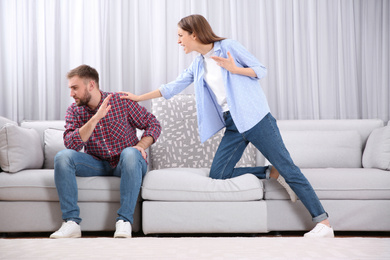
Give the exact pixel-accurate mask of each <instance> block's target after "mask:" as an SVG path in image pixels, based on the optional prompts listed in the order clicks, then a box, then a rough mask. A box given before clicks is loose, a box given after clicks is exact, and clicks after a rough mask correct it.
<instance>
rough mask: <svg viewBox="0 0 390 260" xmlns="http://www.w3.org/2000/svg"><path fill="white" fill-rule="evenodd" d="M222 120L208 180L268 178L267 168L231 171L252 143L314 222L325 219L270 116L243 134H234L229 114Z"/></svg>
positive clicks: (309, 186)
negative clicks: (252, 175) (217, 145)
mask: <svg viewBox="0 0 390 260" xmlns="http://www.w3.org/2000/svg"><path fill="white" fill-rule="evenodd" d="M224 119H225V123H226V130H225V134H224V136H223V138H222V140H221V143H220V145H219V147H218V150H217V152H216V154H215V157H214V160H213V163H212V166H211V169H210V177H211V178H213V179H228V178H233V177H237V176H240V175H243V174H246V173H251V174H254V175H255V176H257V177H258V178H259V179H268V178H269V172H270V170H269V169H270V168H269V167H268V166H265V167H237V168H235V165H236V164H237V162H238V161H239V160H240V158H241V156H242V154H243V153H244V150H245V148H246V146H247V145H248V144H249V143H252V144H253V145H254V146H255V147H256V148H257V149H258V150H259V151H260V152H261V153H262V154H263V155H264V156H265V158H267V159H268V161H269V162H270V163H271V164H272V165H273V166H274V167H275V168H276V169H277V170H278V171H279V174H280V175H282V176H283V177H284V178H285V180H286V182H287V183H288V185H290V187H291V189H292V190H293V191H294V192H295V193H296V194H297V196H298V197H299V199H300V200H301V201H302V203H303V204H304V205H305V207H306V208H307V209H308V211H309V212H310V214H311V216H312V218H313V221H314V222H321V221H322V220H325V219H327V218H328V214H327V213H326V212H325V210H324V208H323V207H322V205H321V202H320V201H319V199H318V197H317V195H316V193H315V191H314V190H313V187H312V186H311V185H310V183H309V181H308V180H307V179H306V177H305V176H304V175H303V174H302V172H301V170H300V169H299V168H298V167H297V166H296V165H295V164H294V162H293V160H292V159H291V156H290V154H289V152H288V151H287V149H286V147H285V145H284V143H283V140H282V137H281V135H280V132H279V128H278V126H277V124H276V120H275V118H274V117H273V116H272V115H271V113H268V114H267V115H266V116H265V117H264V118H263V119H262V120H261V121H260V122H259V123H258V124H257V125H255V126H254V127H253V128H251V129H250V130H248V131H246V132H244V133H239V132H238V130H237V128H236V126H235V124H234V122H233V119H232V117H231V115H230V113H229V112H225V113H224Z"/></svg>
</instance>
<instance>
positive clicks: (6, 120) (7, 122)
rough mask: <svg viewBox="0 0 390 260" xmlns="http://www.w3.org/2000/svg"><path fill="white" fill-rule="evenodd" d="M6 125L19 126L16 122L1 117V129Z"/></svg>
mask: <svg viewBox="0 0 390 260" xmlns="http://www.w3.org/2000/svg"><path fill="white" fill-rule="evenodd" d="M5 124H12V125H18V123H16V122H15V121H12V120H10V119H8V118H5V117H2V116H0V128H2V127H3V126H5Z"/></svg>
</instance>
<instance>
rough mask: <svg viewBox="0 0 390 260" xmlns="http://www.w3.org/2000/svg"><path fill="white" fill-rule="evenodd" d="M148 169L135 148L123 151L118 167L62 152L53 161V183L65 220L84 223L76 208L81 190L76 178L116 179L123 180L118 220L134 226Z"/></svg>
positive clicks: (75, 152)
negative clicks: (138, 200)
mask: <svg viewBox="0 0 390 260" xmlns="http://www.w3.org/2000/svg"><path fill="white" fill-rule="evenodd" d="M146 169H147V165H146V161H145V160H144V158H143V157H142V155H141V153H140V152H139V151H138V150H137V149H135V148H132V147H128V148H126V149H124V150H123V151H122V153H121V155H120V160H119V163H118V165H117V167H116V168H114V169H113V168H112V167H111V166H110V164H109V163H108V162H107V161H100V160H97V159H95V158H94V157H93V156H91V155H89V154H86V153H81V152H77V151H74V150H70V149H67V150H62V151H60V152H59V153H57V155H56V157H55V160H54V180H55V184H56V187H57V192H58V196H59V199H60V206H61V211H62V219H63V220H65V221H69V220H72V221H75V222H76V223H80V222H81V218H80V208H79V207H78V205H77V201H78V188H77V182H76V176H79V177H92V176H116V177H120V178H121V181H120V203H121V207H120V208H119V210H118V212H117V213H118V218H117V220H120V219H122V220H124V221H129V222H130V223H133V220H134V219H133V215H134V209H135V206H136V203H137V199H138V194H139V191H140V188H141V183H142V178H143V177H144V176H145V173H146Z"/></svg>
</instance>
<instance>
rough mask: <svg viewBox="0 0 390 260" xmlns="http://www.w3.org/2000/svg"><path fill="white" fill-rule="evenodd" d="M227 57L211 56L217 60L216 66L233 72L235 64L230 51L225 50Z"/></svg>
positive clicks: (235, 67)
mask: <svg viewBox="0 0 390 260" xmlns="http://www.w3.org/2000/svg"><path fill="white" fill-rule="evenodd" d="M227 55H228V58H227V59H225V58H222V57H218V56H212V57H211V58H212V59H213V60H215V61H216V62H217V65H218V66H221V67H222V68H224V69H226V70H228V71H230V72H231V73H235V71H236V69H237V66H236V62H235V61H234V59H233V57H232V55H231V54H230V52H227Z"/></svg>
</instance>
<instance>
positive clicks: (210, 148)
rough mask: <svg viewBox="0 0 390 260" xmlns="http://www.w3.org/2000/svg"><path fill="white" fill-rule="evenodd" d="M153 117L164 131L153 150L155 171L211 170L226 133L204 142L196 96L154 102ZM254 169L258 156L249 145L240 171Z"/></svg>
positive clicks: (152, 165) (182, 96) (240, 165)
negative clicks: (199, 126) (176, 169)
mask: <svg viewBox="0 0 390 260" xmlns="http://www.w3.org/2000/svg"><path fill="white" fill-rule="evenodd" d="M152 113H153V114H154V115H155V116H156V118H157V119H158V120H159V121H160V124H161V127H162V130H161V135H160V137H159V139H158V140H157V142H156V143H155V144H153V145H152V146H151V147H150V154H151V156H150V158H151V169H153V170H156V169H163V168H172V167H173V168H210V167H211V164H212V162H213V158H214V155H215V152H216V151H217V148H218V145H219V143H220V141H221V139H222V136H223V131H224V130H222V131H220V132H219V133H217V134H215V135H214V136H213V137H212V138H210V139H209V140H207V141H206V142H204V143H201V142H200V138H199V134H198V124H197V111H196V101H195V96H194V95H176V96H175V97H173V98H171V99H169V100H166V99H164V98H158V99H153V101H152ZM253 166H256V152H255V147H254V146H253V145H252V144H249V145H248V146H247V148H246V150H245V152H244V154H243V156H242V157H241V160H240V161H239V162H238V163H237V167H253Z"/></svg>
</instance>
